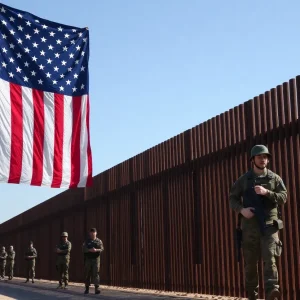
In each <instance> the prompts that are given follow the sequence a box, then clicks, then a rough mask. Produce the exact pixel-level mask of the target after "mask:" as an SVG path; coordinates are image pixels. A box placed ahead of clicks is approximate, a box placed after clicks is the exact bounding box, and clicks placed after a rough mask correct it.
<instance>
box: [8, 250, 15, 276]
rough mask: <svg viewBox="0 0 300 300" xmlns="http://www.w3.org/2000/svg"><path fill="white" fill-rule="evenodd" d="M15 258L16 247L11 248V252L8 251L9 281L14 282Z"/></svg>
mask: <svg viewBox="0 0 300 300" xmlns="http://www.w3.org/2000/svg"><path fill="white" fill-rule="evenodd" d="M15 256H16V253H15V251H14V247H13V246H10V247H9V250H8V251H7V259H6V261H7V269H8V274H7V275H8V279H9V280H12V279H13V277H14V265H15Z"/></svg>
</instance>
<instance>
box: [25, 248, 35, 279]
mask: <svg viewBox="0 0 300 300" xmlns="http://www.w3.org/2000/svg"><path fill="white" fill-rule="evenodd" d="M24 256H25V260H26V276H27V277H26V278H27V280H29V279H32V280H33V279H34V277H35V260H36V258H37V251H36V249H35V248H33V247H29V248H28V249H27V250H26V252H25V255H24Z"/></svg>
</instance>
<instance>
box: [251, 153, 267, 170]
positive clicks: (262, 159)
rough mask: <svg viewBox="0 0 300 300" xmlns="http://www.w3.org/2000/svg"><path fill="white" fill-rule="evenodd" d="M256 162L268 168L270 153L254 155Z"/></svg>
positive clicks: (257, 164) (259, 165)
mask: <svg viewBox="0 0 300 300" xmlns="http://www.w3.org/2000/svg"><path fill="white" fill-rule="evenodd" d="M254 163H255V165H256V166H258V167H260V168H266V167H267V165H268V163H269V158H268V155H265V154H262V155H257V156H255V157H254Z"/></svg>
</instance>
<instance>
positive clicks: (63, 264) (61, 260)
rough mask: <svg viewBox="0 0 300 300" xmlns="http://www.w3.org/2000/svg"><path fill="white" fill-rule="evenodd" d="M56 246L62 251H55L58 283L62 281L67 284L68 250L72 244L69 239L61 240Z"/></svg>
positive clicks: (60, 283) (69, 250)
mask: <svg viewBox="0 0 300 300" xmlns="http://www.w3.org/2000/svg"><path fill="white" fill-rule="evenodd" d="M56 248H57V249H59V250H62V251H63V253H57V260H56V269H57V271H58V273H59V285H62V283H64V284H65V286H67V285H68V282H69V265H70V252H71V249H72V244H71V242H70V241H66V242H63V241H62V242H60V243H59V244H58V245H57V246H56Z"/></svg>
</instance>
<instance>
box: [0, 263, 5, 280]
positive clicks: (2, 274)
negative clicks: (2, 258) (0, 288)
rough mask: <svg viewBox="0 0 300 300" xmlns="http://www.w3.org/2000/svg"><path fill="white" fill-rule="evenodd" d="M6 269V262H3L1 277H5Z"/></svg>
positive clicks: (0, 265) (0, 269) (0, 268)
mask: <svg viewBox="0 0 300 300" xmlns="http://www.w3.org/2000/svg"><path fill="white" fill-rule="evenodd" d="M5 267H6V262H1V263H0V277H4V276H5Z"/></svg>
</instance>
